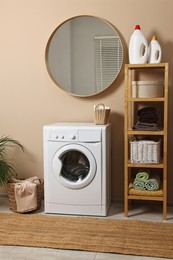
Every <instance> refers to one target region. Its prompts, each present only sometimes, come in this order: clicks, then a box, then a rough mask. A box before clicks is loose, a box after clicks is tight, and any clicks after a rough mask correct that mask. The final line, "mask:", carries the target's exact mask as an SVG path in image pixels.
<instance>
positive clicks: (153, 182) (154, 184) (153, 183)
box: [145, 175, 160, 191]
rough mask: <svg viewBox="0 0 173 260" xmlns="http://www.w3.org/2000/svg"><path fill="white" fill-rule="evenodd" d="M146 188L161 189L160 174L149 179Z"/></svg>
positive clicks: (151, 189)
mask: <svg viewBox="0 0 173 260" xmlns="http://www.w3.org/2000/svg"><path fill="white" fill-rule="evenodd" d="M145 188H146V189H147V190H149V191H155V190H159V188H160V177H159V176H158V175H155V176H153V177H152V178H150V179H148V180H147V181H146V183H145Z"/></svg>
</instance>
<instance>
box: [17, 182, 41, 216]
mask: <svg viewBox="0 0 173 260" xmlns="http://www.w3.org/2000/svg"><path fill="white" fill-rule="evenodd" d="M39 183H40V181H39V179H38V178H37V177H32V178H29V179H26V180H23V181H19V182H16V183H15V185H14V192H15V199H16V205H17V212H21V213H23V212H27V211H32V210H35V209H36V208H37V184H39Z"/></svg>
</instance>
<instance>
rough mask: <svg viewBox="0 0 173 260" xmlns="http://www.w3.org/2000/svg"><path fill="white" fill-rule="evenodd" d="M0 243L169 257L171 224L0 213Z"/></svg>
mask: <svg viewBox="0 0 173 260" xmlns="http://www.w3.org/2000/svg"><path fill="white" fill-rule="evenodd" d="M0 245H17V246H31V247H45V248H59V249H76V250H86V251H95V252H109V253H121V254H133V255H141V256H156V257H166V258H173V224H170V223H169V224H168V223H157V222H148V221H140V220H110V219H106V218H96V217H92V218H89V217H73V216H72V217H71V216H68V217H64V216H50V215H42V214H15V213H0Z"/></svg>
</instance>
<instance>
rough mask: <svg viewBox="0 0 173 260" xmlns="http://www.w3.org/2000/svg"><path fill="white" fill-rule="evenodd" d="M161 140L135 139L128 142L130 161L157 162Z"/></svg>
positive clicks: (158, 160)
mask: <svg viewBox="0 0 173 260" xmlns="http://www.w3.org/2000/svg"><path fill="white" fill-rule="evenodd" d="M160 143H161V140H160V139H159V140H158V141H153V140H136V139H133V140H132V141H131V142H130V161H131V163H159V162H160Z"/></svg>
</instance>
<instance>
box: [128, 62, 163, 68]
mask: <svg viewBox="0 0 173 260" xmlns="http://www.w3.org/2000/svg"><path fill="white" fill-rule="evenodd" d="M126 65H127V67H128V69H147V68H148V69H157V68H158V69H165V67H167V63H158V64H126Z"/></svg>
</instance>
